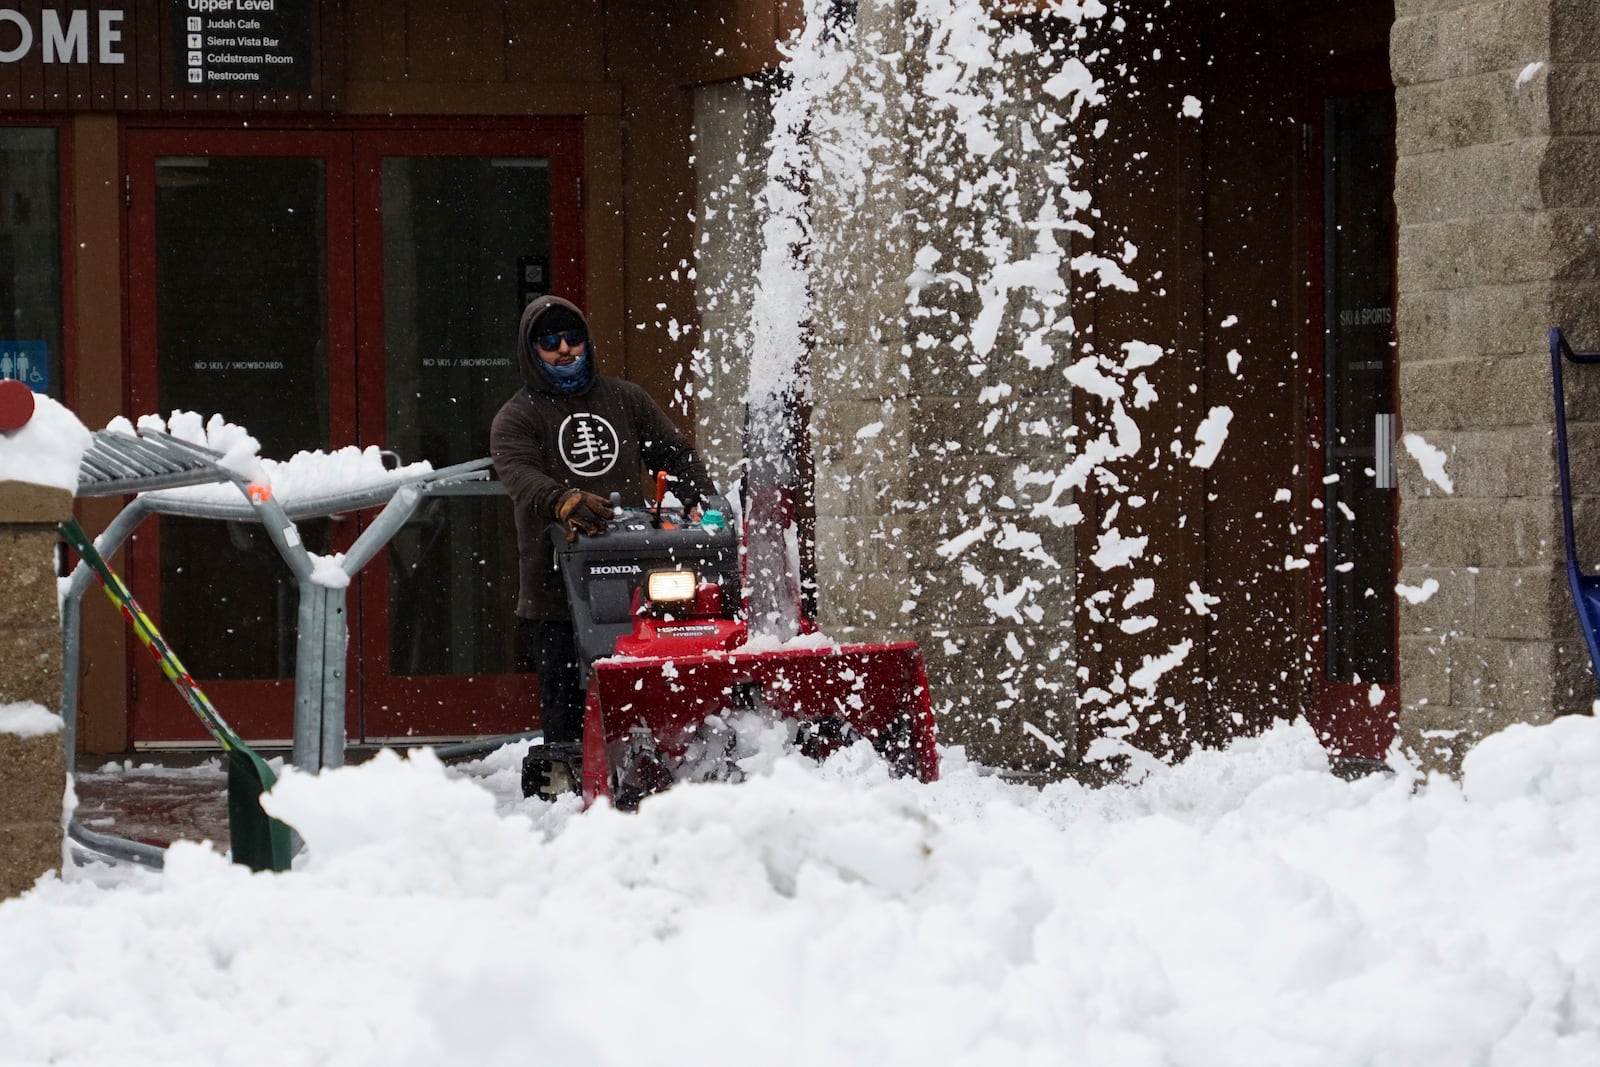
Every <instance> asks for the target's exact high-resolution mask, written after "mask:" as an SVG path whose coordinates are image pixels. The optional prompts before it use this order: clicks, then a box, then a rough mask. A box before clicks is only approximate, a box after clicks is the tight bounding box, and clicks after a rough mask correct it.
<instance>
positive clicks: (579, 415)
mask: <svg viewBox="0 0 1600 1067" xmlns="http://www.w3.org/2000/svg"><path fill="white" fill-rule="evenodd" d="M553 305H561V306H564V307H567V308H570V309H571V310H572V311H573V312H575V313H577V314H578V315H579V316H582V314H583V313H582V312H581V311H579V310H578V308H577V307H576V306H575V305H573V304H570V303H568V302H567V301H565V300H562V299H561V298H560V297H555V296H544V297H540V298H539V299H537V300H535V301H533V302H531V303H530V304H529V305H528V306H527V308H526V309H525V310H524V311H523V313H522V323H521V326H520V327H519V329H518V331H517V366H518V367H519V368H520V370H521V372H522V381H523V388H521V389H519V390H518V391H517V392H516V394H515V395H513V396H512V397H511V399H509V400H507V401H506V402H505V404H504V405H503V406H502V407H501V408H500V411H499V413H498V414H497V415H495V417H494V423H493V424H492V425H491V427H490V430H489V451H490V455H491V456H492V457H493V458H494V468H495V473H496V474H497V475H498V476H499V478H500V481H502V482H504V483H505V486H506V491H507V492H508V493H509V494H510V496H511V504H512V512H513V514H514V516H515V518H516V523H517V554H518V556H519V557H520V571H521V575H520V582H519V588H518V594H517V615H518V616H519V617H521V618H524V619H564V618H568V617H569V616H570V614H571V613H570V610H569V608H568V606H567V597H566V592H565V590H564V589H563V588H562V585H561V577H560V575H559V574H557V573H556V571H555V569H554V552H553V550H552V547H551V544H550V538H549V534H548V533H547V532H546V531H547V529H548V527H549V525H550V523H552V522H554V521H555V508H556V503H557V502H558V501H559V500H560V499H561V497H562V496H564V495H565V494H566V492H567V491H568V490H569V489H585V490H587V491H589V492H591V493H598V494H600V495H601V496H606V497H608V496H610V495H611V494H612V493H620V494H621V495H622V502H623V503H624V504H630V505H635V506H637V505H639V504H642V503H643V502H644V492H643V488H642V477H641V476H642V475H643V474H645V473H646V471H647V470H648V471H657V470H664V471H666V472H667V473H668V474H670V475H672V477H673V478H674V479H675V481H674V482H673V483H672V491H673V493H674V495H676V496H677V497H678V499H679V500H682V501H683V502H684V504H686V505H690V506H692V505H694V504H697V503H699V502H700V501H701V500H703V499H705V498H706V497H707V496H709V495H711V493H712V492H714V490H713V488H712V486H711V479H710V477H709V476H708V475H707V474H706V470H705V467H704V466H702V465H701V463H700V460H699V458H698V457H697V456H696V455H695V453H694V446H693V445H691V444H690V443H689V441H688V439H687V438H685V437H684V436H683V435H682V434H681V433H679V432H678V429H677V427H676V426H674V425H673V424H672V420H671V419H670V418H668V417H667V414H666V412H664V411H662V410H661V408H660V407H659V406H658V405H657V404H656V402H655V401H654V400H652V399H650V394H648V393H646V392H645V391H644V390H643V389H642V388H640V387H639V386H637V385H635V384H633V383H632V382H626V381H622V380H621V379H618V378H607V377H605V376H603V375H601V374H600V373H599V368H598V363H597V362H595V346H594V341H593V340H592V339H591V340H590V342H589V352H588V358H589V359H590V361H591V363H592V364H593V367H594V371H593V374H592V377H591V380H590V383H589V385H588V386H587V387H586V388H584V389H581V390H579V391H578V392H574V393H564V392H562V391H561V390H559V389H557V388H556V387H555V385H554V384H552V383H551V381H550V379H549V377H548V376H547V375H546V374H545V373H544V371H543V370H542V369H541V366H540V361H539V357H538V355H537V354H536V353H534V351H533V349H532V346H531V344H530V343H529V331H530V327H531V326H532V323H533V321H534V319H536V318H538V317H539V315H540V314H541V313H543V312H544V311H545V310H546V309H548V308H550V307H551V306H553ZM585 321H587V320H585Z"/></svg>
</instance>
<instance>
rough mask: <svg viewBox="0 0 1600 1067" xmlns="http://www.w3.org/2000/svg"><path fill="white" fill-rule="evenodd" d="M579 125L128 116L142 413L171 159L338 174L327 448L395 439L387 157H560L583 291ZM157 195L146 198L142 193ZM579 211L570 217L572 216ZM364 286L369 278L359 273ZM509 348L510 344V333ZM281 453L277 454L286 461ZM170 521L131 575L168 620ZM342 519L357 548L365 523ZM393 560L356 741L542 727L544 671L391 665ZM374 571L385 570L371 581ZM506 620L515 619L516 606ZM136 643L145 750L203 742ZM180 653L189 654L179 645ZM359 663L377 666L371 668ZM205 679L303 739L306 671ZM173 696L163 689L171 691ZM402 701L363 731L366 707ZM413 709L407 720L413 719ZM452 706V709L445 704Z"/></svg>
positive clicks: (569, 257)
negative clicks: (163, 599)
mask: <svg viewBox="0 0 1600 1067" xmlns="http://www.w3.org/2000/svg"><path fill="white" fill-rule="evenodd" d="M582 129H583V126H582V120H581V119H540V120H528V119H522V120H516V121H514V122H512V121H500V120H471V119H468V120H460V119H450V120H445V119H439V120H419V121H411V120H406V121H404V122H399V121H393V120H354V121H350V122H341V123H340V124H338V125H337V126H333V127H330V126H329V125H328V124H327V123H326V122H323V123H317V122H316V121H315V120H308V119H299V118H297V117H292V116H284V117H283V118H282V119H281V120H278V121H275V122H274V126H273V127H272V128H270V129H261V128H249V127H246V126H245V125H244V124H243V123H239V122H232V123H225V124H220V125H219V124H218V123H216V122H215V121H207V120H204V119H195V120H179V121H173V120H158V121H154V122H150V121H145V122H139V121H138V120H131V121H129V122H128V123H126V124H125V125H124V131H123V133H124V136H123V153H124V173H126V174H128V175H130V179H131V181H132V182H133V185H132V193H133V195H132V197H131V201H130V203H129V206H128V210H127V214H126V223H125V225H126V234H125V241H124V247H125V249H126V250H127V252H126V255H127V262H126V264H125V274H126V276H127V278H128V286H127V297H126V299H127V304H126V308H125V314H126V317H127V324H128V329H127V331H126V336H127V338H128V358H127V365H128V368H129V374H128V383H129V384H128V410H129V411H133V412H138V413H144V412H149V411H154V410H155V407H156V402H157V366H156V348H157V330H156V321H155V314H154V309H155V297H156V279H155V277H154V273H155V272H154V271H153V270H149V269H147V266H148V264H150V263H152V262H154V256H155V204H154V197H153V196H151V195H148V194H149V192H150V190H151V189H153V180H154V172H155V159H156V157H157V156H158V155H160V156H166V155H189V156H205V155H219V156H278V157H283V156H302V157H303V156H314V157H317V158H321V159H323V160H324V165H325V167H326V170H325V175H326V181H327V188H326V196H327V240H328V248H327V257H328V260H327V270H328V284H329V292H328V308H329V322H328V361H329V366H328V381H329V392H330V396H329V425H328V432H329V445H330V447H334V448H338V447H342V446H344V445H349V444H362V443H369V442H370V443H379V444H381V443H382V442H383V439H384V431H385V426H384V419H385V406H386V405H385V402H384V395H385V394H384V360H385V353H384V345H383V325H382V324H383V282H382V261H383V259H382V257H383V253H382V212H381V199H380V193H381V175H380V165H381V160H382V158H383V156H385V155H456V156H459V155H496V156H501V155H536V156H543V157H546V158H549V159H550V166H551V214H552V219H553V221H554V225H553V227H552V249H551V252H552V255H551V259H552V264H551V267H552V276H553V277H556V278H567V279H572V284H571V285H563V286H562V292H563V293H564V294H567V295H570V296H571V297H572V298H573V299H575V300H576V301H578V302H579V303H580V306H581V304H582V301H583V299H584V295H585V294H584V284H583V283H584V277H585V275H584V271H583V248H584V244H583V230H582V213H581V204H580V202H579V180H580V175H581V172H582V166H583V158H584V156H583V138H582ZM141 194H144V195H141ZM563 220H565V224H563ZM358 278H359V279H360V284H359V286H358V284H357V279H358ZM507 343H508V344H510V343H511V340H510V339H509V338H508V339H507ZM274 458H278V457H274ZM159 522H160V519H159V518H153V519H151V520H149V522H147V523H146V524H145V526H144V527H143V528H142V529H141V531H140V535H139V536H138V537H136V538H135V539H134V542H133V543H131V544H130V546H129V553H128V559H129V562H128V571H129V575H130V581H131V582H132V584H133V586H134V588H135V589H136V590H138V592H139V596H140V600H141V603H143V604H144V605H145V607H146V608H147V610H149V612H150V614H151V615H152V617H153V618H154V619H155V620H156V621H157V624H158V625H159V622H160V610H161V603H160V573H159V561H158V559H157V558H156V555H155V552H154V546H155V545H157V544H159V539H158V534H159V526H157V525H152V524H158V523H159ZM354 525H355V524H350V525H349V526H343V527H336V536H337V537H338V539H339V540H340V541H341V542H345V544H340V545H337V546H336V547H338V548H343V547H347V543H348V541H350V540H353V539H354V536H355V534H356V530H354V529H352V528H351V527H352V526H354ZM386 573H387V553H383V554H382V558H379V559H376V560H374V561H373V562H372V563H371V564H369V565H368V567H367V569H366V571H365V572H364V574H363V576H358V578H357V581H356V583H355V585H356V588H355V589H354V590H352V597H351V600H350V604H351V605H352V607H357V606H358V607H357V610H355V611H352V612H351V613H350V616H349V619H350V635H351V646H350V652H349V653H348V654H347V662H346V668H347V669H346V672H345V677H346V679H347V682H346V693H345V698H346V736H347V737H351V738H355V737H361V736H363V734H365V735H367V736H374V737H381V738H394V737H407V738H416V739H422V738H428V737H451V736H474V735H482V734H492V733H503V732H513V731H518V730H525V729H529V728H530V727H532V726H533V725H535V722H536V713H537V705H538V695H537V690H538V687H537V679H536V678H535V677H534V676H532V675H526V674H510V675H498V676H474V677H462V676H438V677H390V676H389V674H388V670H387V666H386V664H387V656H388V641H389V633H388V621H387V582H386V581H385V580H384V578H383V576H384V575H385V574H386ZM366 575H371V576H372V577H371V578H370V579H369V578H367V577H366ZM506 624H507V625H508V626H510V625H514V624H515V623H514V620H513V619H512V618H511V617H510V614H509V611H508V614H507V619H506ZM134 652H135V650H132V649H130V653H129V656H130V661H131V670H132V672H133V680H134V692H133V694H132V696H131V697H130V701H129V703H130V714H131V717H132V723H131V724H130V726H131V731H132V736H133V738H134V740H135V743H136V744H139V745H149V744H152V743H154V744H162V743H178V744H183V743H189V742H193V741H201V740H203V739H204V737H205V734H204V732H203V729H202V728H201V727H200V726H199V724H198V722H196V720H195V719H194V717H193V715H192V713H190V712H189V711H188V710H187V708H186V707H185V706H184V705H183V704H182V702H181V700H179V699H178V698H177V697H176V695H175V694H171V693H168V692H166V691H165V690H166V689H168V688H169V687H168V686H167V685H166V683H165V681H164V680H163V679H162V678H161V677H160V675H159V673H158V671H157V670H156V668H155V665H154V664H153V663H152V662H151V661H149V660H148V658H147V657H144V656H142V655H136V654H134ZM180 652H181V650H180ZM358 664H365V665H367V666H366V667H365V669H361V668H358V666H357V665H358ZM204 687H205V689H206V690H207V692H208V694H210V695H211V696H212V697H213V698H214V699H215V701H216V703H217V704H218V706H219V707H220V708H222V709H223V710H224V714H225V715H227V717H228V719H229V722H230V724H231V725H232V726H233V727H234V728H235V729H236V730H238V731H239V732H240V733H241V734H242V735H243V736H245V737H246V738H249V739H263V740H286V739H287V738H289V737H290V736H291V735H292V723H293V706H294V682H293V679H292V678H291V679H277V680H265V681H263V680H250V681H230V680H220V681H207V682H205V683H204ZM157 694H159V695H157ZM373 709H393V713H392V714H390V715H388V716H385V715H383V714H378V715H377V716H376V717H375V719H374V720H373V721H372V722H370V723H366V724H365V729H364V723H363V718H362V716H363V714H364V710H365V711H371V710H373ZM402 709H403V714H402V713H401V712H402ZM445 709H449V710H445Z"/></svg>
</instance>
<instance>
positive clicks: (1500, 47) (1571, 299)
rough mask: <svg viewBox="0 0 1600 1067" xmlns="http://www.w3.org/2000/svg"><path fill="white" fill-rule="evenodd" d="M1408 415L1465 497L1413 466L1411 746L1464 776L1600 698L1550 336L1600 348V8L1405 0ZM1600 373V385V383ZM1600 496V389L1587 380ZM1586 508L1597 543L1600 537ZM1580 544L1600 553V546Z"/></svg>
mask: <svg viewBox="0 0 1600 1067" xmlns="http://www.w3.org/2000/svg"><path fill="white" fill-rule="evenodd" d="M1390 63H1391V70H1392V73H1393V76H1394V80H1395V86H1396V90H1395V104H1396V117H1397V129H1396V154H1397V164H1396V166H1397V169H1396V182H1395V204H1396V210H1397V220H1398V226H1399V255H1398V261H1399V262H1398V282H1399V293H1400V298H1399V307H1398V318H1397V332H1398V336H1399V346H1400V347H1399V360H1400V398H1401V420H1402V426H1403V430H1404V431H1405V432H1406V433H1415V434H1419V435H1421V436H1422V437H1424V438H1425V439H1426V440H1427V441H1428V442H1429V443H1431V444H1432V445H1434V446H1435V447H1438V448H1441V449H1443V450H1444V451H1445V453H1446V454H1447V456H1448V464H1447V469H1448V471H1449V473H1450V475H1451V477H1452V479H1453V482H1454V486H1453V491H1452V492H1445V491H1444V490H1443V489H1442V488H1441V487H1440V486H1438V485H1435V484H1434V483H1432V482H1431V481H1429V480H1428V479H1427V478H1426V477H1424V475H1423V474H1422V472H1421V470H1420V468H1419V467H1418V466H1417V465H1416V464H1415V463H1411V462H1409V461H1407V460H1405V459H1404V458H1402V461H1401V479H1402V480H1401V506H1400V541H1401V563H1402V571H1401V581H1402V582H1404V583H1406V584H1409V585H1420V584H1422V583H1423V582H1424V581H1425V580H1426V579H1428V578H1434V579H1436V580H1437V581H1438V582H1439V585H1440V591H1439V593H1438V594H1436V595H1435V597H1434V598H1433V599H1431V600H1429V601H1427V602H1425V603H1423V604H1420V605H1414V606H1413V605H1407V604H1405V603H1404V602H1402V605H1401V620H1400V625H1401V636H1400V678H1401V686H1400V693H1401V701H1402V713H1401V723H1400V727H1401V734H1402V738H1403V739H1404V740H1405V741H1406V742H1407V743H1408V744H1409V745H1411V746H1412V747H1413V748H1415V750H1416V751H1417V752H1418V753H1419V754H1421V755H1422V756H1423V757H1424V758H1425V760H1426V761H1427V762H1428V763H1429V764H1430V765H1431V766H1433V767H1436V768H1438V769H1443V770H1454V769H1456V768H1457V767H1459V762H1460V758H1461V756H1462V754H1463V753H1464V752H1465V751H1466V749H1467V748H1469V747H1470V746H1471V744H1472V743H1473V742H1474V741H1476V740H1477V739H1479V738H1481V737H1483V736H1484V735H1486V734H1488V733H1491V732H1493V731H1495V730H1498V729H1500V728H1502V727H1504V726H1506V725H1508V724H1510V723H1512V722H1540V721H1545V720H1547V719H1548V718H1550V717H1551V716H1553V715H1556V714H1561V713H1565V712H1572V711H1582V710H1587V709H1588V708H1589V706H1590V702H1591V700H1592V698H1593V697H1594V696H1595V684H1594V680H1593V679H1592V677H1590V676H1589V668H1588V658H1587V655H1586V653H1585V651H1584V647H1583V643H1582V641H1581V639H1580V637H1579V635H1578V632H1577V628H1576V624H1575V617H1574V612H1573V609H1572V604H1571V600H1570V597H1569V596H1568V594H1567V591H1566V586H1565V578H1564V572H1563V562H1562V561H1563V551H1564V549H1563V545H1562V534H1561V519H1560V511H1559V500H1558V497H1557V490H1556V484H1557V483H1556V470H1555V462H1554V458H1553V457H1554V451H1553V447H1554V446H1553V426H1554V422H1553V411H1552V407H1551V400H1550V381H1549V369H1548V347H1547V342H1546V339H1545V335H1546V331H1547V330H1548V329H1549V328H1550V327H1551V326H1561V327H1563V328H1564V329H1566V330H1567V332H1568V335H1569V337H1570V338H1571V340H1572V342H1573V344H1574V345H1575V346H1577V347H1579V348H1580V349H1583V348H1587V349H1590V350H1595V349H1600V102H1597V100H1600V93H1597V90H1600V5H1597V4H1594V3H1593V2H1592V0H1398V2H1397V3H1396V8H1395V25H1394V29H1393V32H1392V35H1391V39H1390ZM1590 377H1591V378H1592V377H1593V376H1592V375H1591V376H1590ZM1569 381H1570V385H1569V407H1570V413H1571V415H1572V416H1573V417H1575V418H1576V419H1577V423H1576V424H1575V425H1574V426H1573V442H1572V443H1573V445H1574V447H1575V448H1577V449H1580V450H1582V451H1583V453H1587V455H1586V458H1585V459H1584V461H1583V462H1582V463H1581V464H1580V467H1579V470H1578V471H1577V472H1576V473H1575V477H1576V479H1577V484H1578V486H1579V487H1580V488H1583V487H1588V489H1589V490H1590V495H1592V496H1595V497H1597V498H1600V456H1595V455H1593V454H1592V453H1593V449H1590V448H1589V447H1588V446H1590V445H1593V446H1595V447H1596V448H1600V425H1596V424H1595V423H1596V420H1600V381H1585V380H1583V376H1582V372H1581V371H1579V372H1578V373H1577V374H1576V375H1574V376H1573V378H1572V379H1570V380H1569ZM1591 509H1592V503H1591V505H1590V506H1589V507H1588V508H1586V509H1585V518H1584V519H1583V521H1582V522H1581V523H1580V526H1581V528H1582V529H1583V530H1584V531H1585V532H1586V533H1600V531H1596V530H1595V524H1594V523H1593V522H1592V521H1591V520H1590V518H1589V517H1588V512H1589V511H1590V510H1591ZM1581 540H1582V541H1583V544H1582V545H1581V546H1580V553H1581V554H1583V555H1584V556H1586V557H1587V558H1588V559H1591V560H1593V559H1597V558H1600V536H1585V537H1582V538H1581Z"/></svg>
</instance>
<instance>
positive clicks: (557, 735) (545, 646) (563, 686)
mask: <svg viewBox="0 0 1600 1067" xmlns="http://www.w3.org/2000/svg"><path fill="white" fill-rule="evenodd" d="M522 632H523V635H524V636H525V637H526V638H527V642H528V658H527V662H526V664H525V665H524V666H525V669H527V670H530V671H534V672H536V673H537V674H538V675H539V717H540V720H541V721H542V722H543V724H544V739H545V741H546V742H547V743H555V742H561V741H581V740H582V739H583V690H582V689H580V688H578V646H577V643H576V642H575V641H574V640H573V637H572V623H570V622H567V621H565V620H563V621H560V622H546V621H544V620H542V619H523V620H522Z"/></svg>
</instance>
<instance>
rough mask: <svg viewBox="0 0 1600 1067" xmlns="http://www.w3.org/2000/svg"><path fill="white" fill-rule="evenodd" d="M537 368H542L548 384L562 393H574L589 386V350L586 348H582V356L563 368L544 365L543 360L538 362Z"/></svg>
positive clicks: (548, 364)
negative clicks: (548, 380)
mask: <svg viewBox="0 0 1600 1067" xmlns="http://www.w3.org/2000/svg"><path fill="white" fill-rule="evenodd" d="M539 366H540V367H541V368H543V370H544V372H545V374H546V376H548V377H549V379H550V384H551V385H554V386H555V387H556V388H557V389H559V390H561V391H562V392H563V393H576V392H577V391H578V390H580V389H582V388H583V387H584V386H586V385H588V384H589V366H590V363H589V350H588V348H587V347H586V348H584V350H583V355H581V356H579V357H578V358H577V359H575V360H573V361H572V362H571V363H569V364H567V365H566V366H565V367H561V366H556V365H554V364H551V363H546V362H544V361H543V360H540V361H539Z"/></svg>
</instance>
